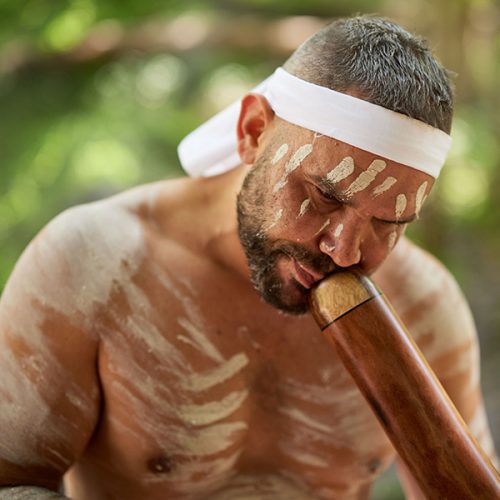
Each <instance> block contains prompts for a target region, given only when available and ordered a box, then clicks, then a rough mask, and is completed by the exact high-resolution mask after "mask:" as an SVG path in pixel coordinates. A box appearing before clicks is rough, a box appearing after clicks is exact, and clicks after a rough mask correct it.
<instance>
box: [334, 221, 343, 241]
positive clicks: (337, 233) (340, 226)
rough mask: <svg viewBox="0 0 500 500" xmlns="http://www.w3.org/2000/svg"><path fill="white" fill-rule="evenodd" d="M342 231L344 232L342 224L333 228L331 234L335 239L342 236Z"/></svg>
mask: <svg viewBox="0 0 500 500" xmlns="http://www.w3.org/2000/svg"><path fill="white" fill-rule="evenodd" d="M343 230H344V224H339V225H338V226H337V227H336V228H335V232H334V233H333V235H334V236H335V238H338V237H339V236H340V235H341V234H342V231H343Z"/></svg>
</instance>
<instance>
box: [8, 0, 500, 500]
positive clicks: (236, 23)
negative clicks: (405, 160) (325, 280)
mask: <svg viewBox="0 0 500 500" xmlns="http://www.w3.org/2000/svg"><path fill="white" fill-rule="evenodd" d="M357 13H378V14H381V15H384V16H388V17H390V18H392V19H394V20H396V21H398V22H400V23H401V24H402V25H403V26H405V27H406V28H407V29H409V30H411V31H415V32H417V33H419V34H421V35H423V36H425V37H426V38H427V39H428V40H429V43H430V45H431V47H432V48H433V49H434V50H435V52H436V53H437V55H438V57H439V58H440V59H441V61H442V62H443V63H444V65H445V66H446V67H447V68H449V69H451V70H452V71H454V72H455V73H456V77H455V85H456V96H457V105H456V114H455V121H454V128H453V136H454V145H453V149H452V152H451V154H450V156H449V160H448V162H447V166H446V168H445V170H444V172H443V174H442V176H441V177H440V179H439V181H438V183H437V186H436V188H435V189H434V191H433V194H432V195H431V198H430V200H429V202H428V203H427V205H426V208H425V209H424V212H423V214H422V219H421V221H420V222H418V223H416V224H414V227H412V228H411V230H410V235H411V237H412V238H413V239H415V240H417V241H418V242H420V243H421V244H422V245H423V246H424V247H425V248H428V249H429V250H430V251H431V252H432V253H434V254H435V255H437V256H438V257H439V258H440V259H442V260H443V261H444V263H445V264H446V265H447V266H448V268H449V269H450V270H451V271H452V272H453V274H454V275H455V276H456V278H457V279H458V281H459V283H460V284H461V286H462V288H463V290H464V292H465V294H466V296H467V297H468V299H469V301H470V304H471V307H472V310H473V313H474V316H475V319H476V322H477V326H478V330H479V335H480V342H481V350H482V363H483V365H482V376H483V392H484V395H485V399H486V407H487V412H488V415H489V419H490V424H491V427H492V430H493V433H494V435H495V441H496V443H497V449H498V447H499V443H500V432H499V431H500V425H499V423H500V390H499V387H498V381H499V380H500V373H499V368H498V367H499V366H500V338H499V335H498V332H499V327H500V307H499V305H500V304H499V302H500V300H499V298H500V231H499V229H498V226H499V217H498V215H499V213H500V182H499V180H500V154H499V153H500V145H499V143H500V141H499V138H500V114H499V112H498V111H499V106H498V105H499V101H500V91H499V89H500V86H499V81H500V78H499V77H500V69H499V68H500V64H499V60H500V57H499V56H500V35H499V26H500V6H499V4H498V2H495V1H493V0H434V1H432V0H407V1H404V2H403V1H400V0H365V1H362V0H337V1H335V2H333V1H326V0H308V1H298V0H282V1H279V0H278V1H277V0H274V1H268V0H253V1H252V0H239V1H238V0H212V1H210V2H201V1H199V2H195V1H171V0H162V1H158V0H141V1H139V0H121V1H114V0H99V1H98V0H73V1H57V0H27V1H20V0H17V1H14V0H0V113H1V117H2V119H1V120H0V249H1V252H0V292H1V290H2V289H3V286H4V284H5V282H6V280H7V278H8V276H9V274H10V272H11V270H12V267H13V266H14V263H15V262H16V260H17V258H18V257H19V255H20V253H21V252H22V250H23V248H24V247H25V246H26V245H27V243H28V242H29V240H30V239H31V238H33V236H34V235H35V234H36V233H37V232H38V231H39V230H40V229H41V228H42V227H43V226H44V225H45V224H46V223H47V222H48V221H49V220H50V219H51V218H52V217H54V215H56V214H57V213H58V212H60V211H62V210H64V209H65V208H67V207H69V206H71V205H75V204H78V203H84V202H88V201H91V200H95V199H98V198H102V197H105V196H108V195H110V194H112V193H115V192H117V191H120V190H123V189H126V188H128V187H130V186H134V185H137V184H139V183H144V182H150V181H155V180H158V179H164V178H169V177H176V176H179V175H183V174H182V171H181V169H180V167H179V162H178V159H177V155H176V145H177V143H178V142H179V140H180V139H181V138H182V137H183V136H184V135H185V134H187V133H188V132H189V131H190V130H191V129H193V128H194V127H195V126H196V125H197V124H199V123H201V122H202V121H203V120H204V119H205V118H207V117H209V116H210V115H211V114H213V113H214V112H215V111H217V110H218V109H220V108H221V107H222V106H223V105H225V104H228V103H230V102H231V101H233V100H234V99H236V98H238V97H239V96H240V95H241V94H242V93H243V92H244V91H246V90H248V89H249V88H251V87H252V86H253V85H254V84H255V83H257V82H259V81H260V80H261V79H263V78H264V77H265V76H267V75H268V74H269V73H271V72H272V71H273V70H274V68H275V67H276V66H277V65H279V64H281V63H282V62H283V61H284V59H286V57H287V56H288V55H289V54H290V52H291V51H292V50H293V49H294V48H295V47H297V46H298V45H299V44H300V43H301V42H302V41H303V40H304V39H305V38H307V37H308V36H309V35H310V34H312V33H313V32H315V31H316V30H317V29H319V28H320V27H321V26H323V25H324V24H325V23H326V22H328V20H331V19H333V18H335V17H338V16H346V15H353V14H357ZM373 498H376V499H398V498H403V495H402V493H401V490H400V489H399V486H398V485H397V480H396V478H395V475H394V472H393V471H389V473H386V474H385V475H384V477H383V478H382V479H381V480H379V481H378V483H377V485H376V488H375V491H374V494H373Z"/></svg>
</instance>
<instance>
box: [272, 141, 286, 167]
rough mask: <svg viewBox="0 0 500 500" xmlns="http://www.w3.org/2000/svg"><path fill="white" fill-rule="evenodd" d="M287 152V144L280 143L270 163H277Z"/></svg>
mask: <svg viewBox="0 0 500 500" xmlns="http://www.w3.org/2000/svg"><path fill="white" fill-rule="evenodd" d="M287 152H288V144H282V145H281V146H280V147H279V148H278V150H277V151H276V153H275V154H274V157H273V159H272V160H271V165H276V163H278V162H279V161H280V160H281V159H282V158H283V156H285V155H286V154H287Z"/></svg>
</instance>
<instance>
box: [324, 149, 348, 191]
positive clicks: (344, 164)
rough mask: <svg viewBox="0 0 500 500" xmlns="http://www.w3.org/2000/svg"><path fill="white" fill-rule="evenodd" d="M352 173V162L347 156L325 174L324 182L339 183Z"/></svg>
mask: <svg viewBox="0 0 500 500" xmlns="http://www.w3.org/2000/svg"><path fill="white" fill-rule="evenodd" d="M353 172H354V160H353V159H352V158H351V157H350V156H347V157H346V158H344V159H343V160H342V161H341V162H340V163H339V164H338V165H337V166H336V167H335V168H334V169H332V170H330V172H328V173H327V174H326V180H327V181H328V182H330V183H332V184H335V183H337V182H340V181H342V180H344V179H345V178H347V177H349V176H350V175H351V174H352V173H353Z"/></svg>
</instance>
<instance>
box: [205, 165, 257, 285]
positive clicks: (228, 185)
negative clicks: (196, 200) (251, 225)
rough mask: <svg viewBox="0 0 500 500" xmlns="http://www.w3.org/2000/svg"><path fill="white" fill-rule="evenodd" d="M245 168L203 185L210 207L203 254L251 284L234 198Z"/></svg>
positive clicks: (236, 169)
mask: <svg viewBox="0 0 500 500" xmlns="http://www.w3.org/2000/svg"><path fill="white" fill-rule="evenodd" d="M247 173H248V167H246V166H240V167H238V168H235V169H233V170H231V171H229V172H227V173H225V174H223V175H220V176H217V177H214V178H212V179H207V180H206V181H201V182H203V184H202V188H203V190H204V193H203V194H204V196H205V197H206V199H207V200H208V204H209V206H210V207H211V209H210V217H209V222H207V223H208V224H210V229H209V231H208V233H207V235H208V239H207V242H206V251H207V254H208V256H210V257H211V258H213V259H214V260H215V261H216V262H218V263H219V264H221V265H222V266H224V267H225V268H227V269H228V270H230V271H231V272H234V273H236V274H239V275H240V276H242V277H243V278H244V279H245V280H248V282H249V283H250V272H249V269H248V263H247V259H246V256H245V252H244V250H243V247H242V245H241V241H240V238H239V234H238V217H237V210H236V200H237V195H238V193H239V191H240V189H241V185H242V183H243V180H244V178H245V176H246V174H247Z"/></svg>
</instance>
